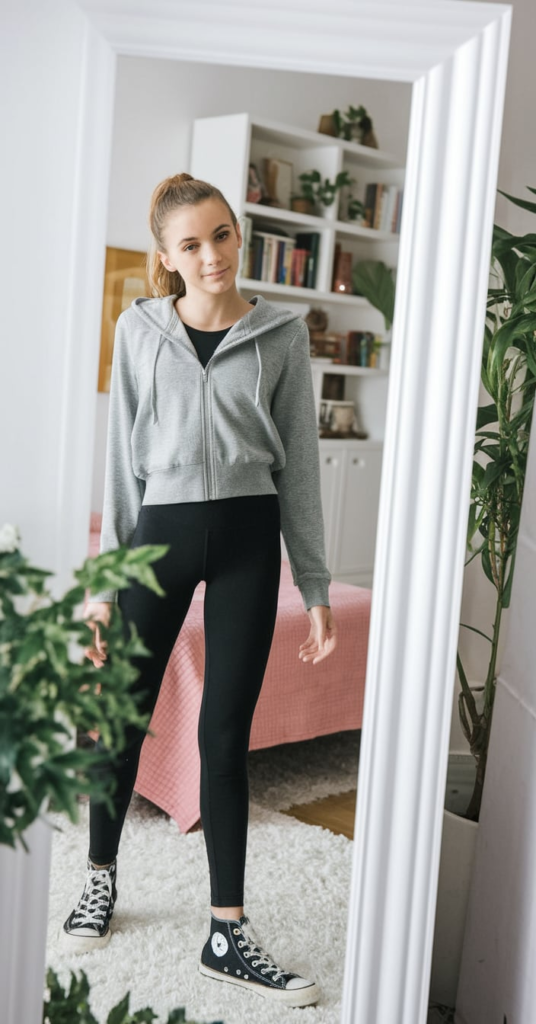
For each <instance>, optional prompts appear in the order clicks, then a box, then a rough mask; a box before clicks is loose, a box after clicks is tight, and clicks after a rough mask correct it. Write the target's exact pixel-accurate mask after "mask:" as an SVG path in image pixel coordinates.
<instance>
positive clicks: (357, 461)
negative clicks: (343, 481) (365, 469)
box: [352, 455, 365, 466]
mask: <svg viewBox="0 0 536 1024" xmlns="http://www.w3.org/2000/svg"><path fill="white" fill-rule="evenodd" d="M352 462H353V464H354V466H364V465H365V460H364V459H360V458H359V456H358V455H354V457H353V459H352Z"/></svg>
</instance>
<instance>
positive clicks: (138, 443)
mask: <svg viewBox="0 0 536 1024" xmlns="http://www.w3.org/2000/svg"><path fill="white" fill-rule="evenodd" d="M149 223H150V227H151V231H152V235H153V242H152V251H151V254H150V257H149V261H148V273H149V279H150V282H151V287H152V292H153V295H154V296H155V297H154V298H151V299H147V298H138V299H135V300H134V302H133V303H132V305H131V306H130V307H129V308H128V309H126V310H125V311H124V312H123V313H122V314H121V315H120V317H119V319H118V321H117V328H116V336H115V346H114V354H113V363H112V377H111V389H110V415H109V427H108V438H107V453H106V477H105V491H104V509H103V520H102V534H101V548H100V550H101V552H102V551H107V550H111V549H113V548H116V547H118V546H119V545H121V544H123V545H130V546H131V547H134V546H139V545H142V544H156V543H162V544H169V545H170V548H169V551H168V554H167V555H166V556H165V557H164V558H163V559H161V560H159V561H158V562H156V563H155V564H154V569H155V573H156V575H157V578H158V580H159V582H160V584H161V586H162V588H163V589H164V591H165V597H159V596H157V595H156V594H154V593H153V592H152V591H150V590H148V589H147V588H146V587H143V586H142V585H141V584H137V583H133V584H132V586H130V587H129V588H128V589H127V590H121V591H119V592H114V591H108V592H104V593H101V594H97V595H94V597H93V598H92V601H91V603H90V604H88V605H87V607H86V611H85V616H86V618H87V619H88V624H89V625H90V626H91V628H92V630H93V633H94V646H92V647H90V648H88V649H87V654H88V657H90V658H91V660H92V661H93V663H94V664H95V665H96V666H100V665H102V664H103V659H105V658H106V650H105V644H104V643H103V642H102V640H101V637H100V635H99V629H98V625H97V623H98V621H102V622H105V623H106V622H108V621H109V615H110V613H111V609H112V606H113V604H114V603H117V604H118V605H119V608H120V609H121V613H122V618H123V622H124V624H125V631H126V632H125V635H127V632H128V626H127V623H128V622H129V621H132V622H134V623H135V624H136V627H137V629H138V631H139V633H140V635H141V637H142V639H143V640H144V642H145V644H146V646H147V647H148V648H149V649H150V650H151V651H152V652H153V657H151V658H138V659H134V664H136V667H138V668H139V670H140V675H139V677H138V679H137V681H136V683H135V684H134V685H135V687H136V688H137V689H138V691H140V692H143V694H144V697H143V702H142V704H141V708H142V710H143V711H144V712H149V713H152V710H153V708H154V706H155V704H156V700H157V697H158V692H159V688H160V684H161V681H162V678H163V675H164V672H165V669H166V665H167V662H168V659H169V656H170V654H171V651H172V649H173V647H174V645H175V642H176V639H177V636H178V633H179V631H180V629H181V627H182V624H183V622H184V619H185V617H186V614H187V612H188V608H189V606H190V602H191V599H192V596H193V593H194V590H195V588H196V587H197V585H198V583H199V582H200V581H201V580H205V581H206V591H205V603H204V621H205V643H206V663H205V679H204V690H203V699H202V705H201V711H200V718H199V749H200V755H201V783H200V785H201V791H200V808H201V822H202V826H203V832H204V837H205V842H206V849H207V856H208V864H209V872H210V886H211V908H210V909H211V923H210V935H209V937H208V939H207V941H206V943H205V945H204V947H203V950H202V953H201V960H200V964H199V969H200V970H201V972H202V973H203V974H206V975H208V976H209V977H211V978H218V979H220V980H223V981H228V982H232V983H233V984H237V985H242V986H246V987H248V988H252V989H253V990H254V991H256V992H258V993H260V994H261V995H264V996H266V997H271V998H273V999H275V1000H279V1001H281V1002H283V1003H285V1004H288V1005H296V1006H304V1005H307V1004H309V1003H314V1002H316V1001H317V1000H318V998H319V989H318V987H317V986H316V985H315V984H314V982H312V981H310V980H308V979H305V978H301V977H299V976H298V975H297V974H295V973H294V972H292V971H289V970H287V969H283V968H282V967H279V966H278V965H277V964H276V963H275V962H274V960H273V959H272V957H270V956H269V954H268V953H267V952H266V951H265V950H264V949H263V948H262V947H261V945H260V943H259V941H258V938H257V936H256V934H255V932H254V931H253V929H252V926H251V924H250V920H249V918H248V917H247V916H246V915H245V914H244V906H243V902H244V872H245V858H246V842H247V827H248V799H249V797H248V775H247V756H248V748H249V736H250V728H251V722H252V718H253V713H254V710H255V706H256V703H257V699H258V696H259V693H260V689H261V686H262V682H263V677H264V672H265V668H266V663H267V661H268V655H269V652H270V646H271V643H272V638H273V631H274V626H275V620H276V613H277V602H278V589H279V581H280V569H281V547H280V531H282V532H283V536H284V539H285V544H286V547H287V551H288V556H289V560H290V565H291V569H292V574H293V579H294V583H295V584H296V585H297V586H298V587H299V590H300V593H301V596H302V599H303V604H304V609H305V611H306V612H307V615H308V617H309V624H310V628H309V636H308V638H307V640H305V642H304V643H303V644H301V646H300V649H299V652H298V657H300V658H301V659H302V660H303V661H304V662H312V664H313V665H315V664H318V663H319V662H320V661H321V660H322V659H323V658H326V657H327V656H328V655H329V654H331V652H332V651H333V650H334V649H335V646H336V643H337V630H336V625H335V622H334V620H333V616H332V613H331V609H330V606H329V598H328V587H329V582H330V580H331V576H330V573H329V572H328V570H327V568H326V564H325V556H324V532H323V519H322V507H321V501H320V467H319V454H318V440H317V438H318V432H317V423H316V411H315V405H314V398H313V389H312V380H311V368H310V362H309V335H308V330H307V325H306V324H305V321H304V320H303V318H302V317H300V316H298V315H297V314H295V313H293V312H291V311H290V310H285V309H281V308H279V307H277V306H275V305H272V304H271V303H270V302H268V301H266V300H265V299H264V298H263V297H262V296H260V295H255V296H253V297H252V299H251V300H250V301H249V302H247V301H246V300H245V299H243V298H242V297H241V295H240V294H239V292H238V290H237V287H236V281H235V278H236V274H237V271H238V263H239V250H240V248H241V246H242V235H241V232H240V225H239V224H238V222H237V219H236V216H235V214H234V213H233V211H232V210H231V208H230V207H229V204H228V203H227V201H226V199H225V198H224V196H223V195H222V194H221V192H220V191H219V190H218V189H217V188H215V187H214V186H213V185H211V184H209V183H207V182H204V181H199V180H196V179H194V178H192V177H191V175H189V174H179V175H176V176H175V177H172V178H168V179H166V180H165V181H163V182H162V183H161V184H160V185H159V186H158V187H157V188H156V189H155V191H154V193H153V197H152V202H151V210H150V217H149ZM144 736H145V732H143V731H142V730H139V729H135V728H130V729H129V731H128V744H127V747H126V749H125V750H124V751H123V752H122V754H121V756H120V758H119V759H117V760H114V762H113V764H112V763H110V764H108V765H107V769H106V770H108V771H110V772H113V774H114V776H115V778H116V781H117V787H116V790H115V793H114V796H113V800H114V805H115V810H116V815H115V817H113V816H111V815H110V814H109V812H108V810H107V809H106V807H105V806H104V804H103V803H97V802H96V801H94V802H90V837H89V852H88V864H87V877H86V884H85V888H84V892H83V895H82V897H81V899H80V901H79V903H78V905H77V906H76V908H75V909H74V910H73V911H72V913H71V914H70V916H69V917H68V919H67V920H66V922H65V924H64V926H63V930H62V946H63V948H64V949H65V948H66V949H68V950H69V951H71V952H72V951H79V952H84V951H87V950H92V949H95V948H99V947H100V946H103V945H105V944H106V942H107V941H108V939H109V937H110V927H109V925H110V919H111V917H112V913H113V909H114V905H115V901H116V898H117V888H116V880H117V852H118V847H119V840H120V835H121V831H122V827H123V823H124V819H125V815H126V812H127V808H128V805H129V802H130V798H131V795H132V791H133V787H134V783H135V780H136V774H137V769H138V762H139V756H140V751H141V746H142V743H143V740H144Z"/></svg>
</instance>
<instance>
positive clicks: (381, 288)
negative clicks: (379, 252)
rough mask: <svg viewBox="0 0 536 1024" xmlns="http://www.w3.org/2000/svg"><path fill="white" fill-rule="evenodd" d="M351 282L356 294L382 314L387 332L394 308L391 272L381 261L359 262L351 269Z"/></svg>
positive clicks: (393, 287) (392, 276)
mask: <svg viewBox="0 0 536 1024" xmlns="http://www.w3.org/2000/svg"><path fill="white" fill-rule="evenodd" d="M352 281H353V285H354V289H355V292H356V294H358V295H364V296H365V298H366V299H368V301H369V302H370V303H372V305H373V306H375V308H376V309H379V311H380V313H382V314H383V317H384V320H385V327H386V330H389V327H390V326H391V324H392V322H393V316H394V308H395V279H394V275H393V271H392V270H390V268H389V267H387V266H386V264H385V263H383V262H382V261H381V260H361V262H359V263H356V264H355V265H354V267H353V269H352Z"/></svg>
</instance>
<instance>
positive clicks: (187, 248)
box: [184, 242, 196, 252]
mask: <svg viewBox="0 0 536 1024" xmlns="http://www.w3.org/2000/svg"><path fill="white" fill-rule="evenodd" d="M195 244H196V243H195V242H190V245H187V246H186V247H185V249H184V251H185V252H189V251H190V249H193V248H194V246H195Z"/></svg>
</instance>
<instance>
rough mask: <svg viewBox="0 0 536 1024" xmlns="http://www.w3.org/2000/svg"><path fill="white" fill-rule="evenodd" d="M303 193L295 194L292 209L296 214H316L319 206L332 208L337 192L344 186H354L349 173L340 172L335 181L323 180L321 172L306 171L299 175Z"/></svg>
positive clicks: (291, 203) (291, 201)
mask: <svg viewBox="0 0 536 1024" xmlns="http://www.w3.org/2000/svg"><path fill="white" fill-rule="evenodd" d="M299 180H300V182H301V191H300V192H299V193H294V194H293V195H292V196H291V199H290V206H291V209H292V210H294V211H295V212H296V213H309V214H316V213H317V212H318V207H319V206H331V205H332V204H333V202H334V200H335V197H336V195H337V192H338V191H339V190H340V189H341V188H343V187H344V186H349V185H352V184H353V179H352V178H350V175H349V174H348V171H339V173H338V174H337V177H336V178H335V181H330V180H329V178H322V175H321V174H320V171H317V170H312V171H304V173H303V174H300V175H299Z"/></svg>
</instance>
